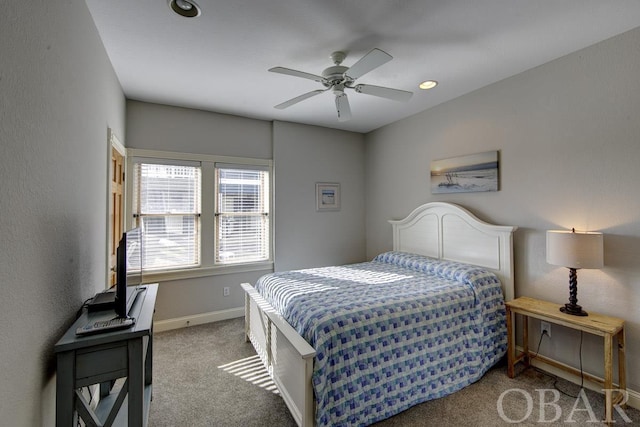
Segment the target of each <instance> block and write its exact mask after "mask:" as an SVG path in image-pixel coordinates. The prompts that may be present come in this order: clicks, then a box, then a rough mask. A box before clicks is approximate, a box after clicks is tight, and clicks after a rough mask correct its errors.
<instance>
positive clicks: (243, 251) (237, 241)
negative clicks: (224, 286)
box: [215, 164, 269, 264]
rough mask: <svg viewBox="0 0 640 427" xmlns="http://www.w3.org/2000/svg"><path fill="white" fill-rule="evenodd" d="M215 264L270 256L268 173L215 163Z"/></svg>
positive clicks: (264, 258) (248, 260) (249, 260)
mask: <svg viewBox="0 0 640 427" xmlns="http://www.w3.org/2000/svg"><path fill="white" fill-rule="evenodd" d="M215 187H216V207H217V209H216V213H215V221H216V244H215V261H216V263H221V264H227V263H240V262H253V261H265V260H268V259H269V172H268V171H267V170H260V169H258V168H256V167H255V166H244V165H221V164H216V186H215Z"/></svg>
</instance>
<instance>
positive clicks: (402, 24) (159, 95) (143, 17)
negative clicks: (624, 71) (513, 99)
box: [87, 0, 640, 133]
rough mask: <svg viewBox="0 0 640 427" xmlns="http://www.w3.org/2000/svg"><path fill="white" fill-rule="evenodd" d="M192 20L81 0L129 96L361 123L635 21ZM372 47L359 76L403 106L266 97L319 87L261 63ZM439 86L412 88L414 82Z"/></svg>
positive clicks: (618, 15)
mask: <svg viewBox="0 0 640 427" xmlns="http://www.w3.org/2000/svg"><path fill="white" fill-rule="evenodd" d="M195 1H196V3H197V4H198V5H199V6H200V8H201V10H202V15H201V16H199V17H197V18H184V17H181V16H178V15H176V14H175V13H174V12H173V11H172V10H171V9H170V8H169V5H168V0H87V4H88V6H89V9H90V11H91V14H92V16H93V18H94V20H95V23H96V27H97V28H98V31H99V33H100V36H101V38H102V40H103V42H104V45H105V48H106V50H107V53H108V55H109V57H110V59H111V62H112V64H113V67H114V69H115V72H116V74H117V76H118V78H119V79H120V83H121V84H122V88H123V90H124V93H125V95H126V96H127V98H130V99H137V100H142V101H149V102H155V103H161V104H168V105H176V106H182V107H189V108H197V109H202V110H208V111H215V112H220V113H229V114H236V115H241V116H246V117H252V118H258V119H264V120H282V121H290V122H297V123H305V124H312V125H318V126H325V127H331V128H336V129H345V130H351V131H356V132H363V133H364V132H369V131H371V130H374V129H376V128H379V127H381V126H384V125H386V124H389V123H392V122H394V121H396V120H399V119H402V118H404V117H407V116H410V115H413V114H416V113H418V112H420V111H423V110H425V109H427V108H430V107H433V106H435V105H438V104H440V103H442V102H445V101H447V100H450V99H453V98H456V97H458V96H460V95H463V94H465V93H468V92H471V91H473V90H475V89H478V88H480V87H483V86H486V85H488V84H491V83H493V82H496V81H499V80H502V79H504V78H506V77H509V76H512V75H515V74H518V73H520V72H522V71H525V70H527V69H530V68H533V67H536V66H538V65H540V64H543V63H546V62H549V61H551V60H553V59H555V58H558V57H560V56H563V55H566V54H568V53H571V52H574V51H576V50H579V49H581V48H584V47H586V46H589V45H592V44H595V43H597V42H599V41H601V40H604V39H607V38H609V37H612V36H614V35H617V34H620V33H622V32H625V31H627V30H630V29H633V28H636V27H638V26H640V1H638V0H475V1H473V0H263V1H256V0H195ZM372 48H379V49H382V50H384V51H386V52H388V53H389V54H391V55H392V56H393V57H394V59H393V60H392V61H390V62H388V63H386V64H384V65H382V66H381V67H379V68H377V69H375V70H373V71H371V72H370V73H368V74H366V75H364V76H362V77H361V78H360V79H358V81H357V83H366V84H372V85H379V86H387V87H392V88H397V89H403V90H408V91H413V92H414V95H413V97H412V98H411V100H410V101H409V102H408V103H399V102H396V101H390V100H387V99H383V98H378V97H374V96H370V95H365V94H358V93H355V92H353V91H349V92H347V93H348V96H349V100H350V103H351V111H352V113H353V118H352V119H351V120H350V121H347V122H339V121H338V120H337V117H336V111H335V104H334V100H333V95H332V94H331V93H330V92H327V93H323V94H321V95H318V96H315V97H313V98H310V99H307V100H305V101H302V102H300V103H298V104H296V105H293V106H291V107H289V108H287V109H285V110H277V109H275V108H273V107H274V105H277V104H279V103H281V102H284V101H286V100H288V99H290V98H293V97H295V96H298V95H301V94H303V93H306V92H309V91H312V90H315V89H322V88H323V87H322V85H321V84H320V83H317V82H314V81H311V80H307V79H302V78H297V77H292V76H287V75H282V74H276V73H270V72H267V70H268V69H269V68H271V67H274V66H282V67H287V68H293V69H296V70H300V71H305V72H308V73H312V74H320V73H321V72H322V70H323V69H324V68H326V67H328V66H330V65H332V63H331V60H330V59H329V55H330V54H331V52H333V51H336V50H342V51H344V52H346V53H347V58H346V59H345V61H344V62H343V65H346V66H351V65H353V64H354V63H355V62H356V61H357V60H358V59H359V58H361V57H362V56H363V55H365V54H366V53H367V52H368V51H369V50H371V49H372ZM426 79H434V80H437V81H439V83H440V84H439V85H438V86H437V87H436V88H435V89H432V90H430V91H421V90H418V88H417V85H418V83H420V82H421V81H423V80H426Z"/></svg>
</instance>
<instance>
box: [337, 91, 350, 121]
mask: <svg viewBox="0 0 640 427" xmlns="http://www.w3.org/2000/svg"><path fill="white" fill-rule="evenodd" d="M336 110H337V111H338V121H339V122H346V121H347V120H349V119H351V107H350V106H349V98H347V94H346V93H344V92H343V93H341V94H339V95H336Z"/></svg>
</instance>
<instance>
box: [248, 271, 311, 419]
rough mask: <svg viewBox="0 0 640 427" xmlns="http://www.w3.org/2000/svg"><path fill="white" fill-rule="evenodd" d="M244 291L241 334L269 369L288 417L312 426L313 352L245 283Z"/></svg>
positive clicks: (256, 292)
mask: <svg viewBox="0 0 640 427" xmlns="http://www.w3.org/2000/svg"><path fill="white" fill-rule="evenodd" d="M241 286H242V289H243V290H244V291H245V293H246V294H245V334H246V338H247V339H248V340H250V341H251V343H252V344H253V346H254V348H255V349H256V352H257V353H258V355H259V356H260V359H262V362H263V363H264V365H265V367H266V368H267V369H268V370H269V373H270V375H271V378H272V379H273V381H274V383H275V384H276V386H277V387H278V391H279V392H280V394H281V395H282V398H283V399H284V401H285V403H286V404H287V407H288V408H289V411H290V412H291V415H292V416H293V418H294V419H295V420H296V422H297V423H298V425H299V426H301V427H311V426H313V425H314V420H315V417H314V400H313V388H312V386H311V374H312V372H313V358H314V356H315V354H316V351H315V349H314V348H313V347H311V346H310V345H309V344H308V343H307V342H306V341H305V340H304V339H303V338H302V337H301V336H300V335H298V333H297V332H296V330H295V329H293V328H292V327H291V325H289V324H288V323H287V321H286V320H284V319H283V318H282V316H280V315H279V314H278V313H277V312H276V311H275V310H274V309H273V307H271V305H270V304H269V303H268V302H267V301H266V300H265V299H264V298H262V296H261V295H260V294H259V293H258V291H256V290H255V288H254V287H253V286H251V285H250V284H248V283H242V284H241Z"/></svg>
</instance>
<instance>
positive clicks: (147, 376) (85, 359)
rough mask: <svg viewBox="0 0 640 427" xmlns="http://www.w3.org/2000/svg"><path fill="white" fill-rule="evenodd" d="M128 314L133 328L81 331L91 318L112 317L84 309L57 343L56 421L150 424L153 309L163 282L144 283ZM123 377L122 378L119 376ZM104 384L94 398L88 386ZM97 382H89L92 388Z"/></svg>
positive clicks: (110, 313)
mask: <svg viewBox="0 0 640 427" xmlns="http://www.w3.org/2000/svg"><path fill="white" fill-rule="evenodd" d="M141 287H142V288H144V289H143V290H141V291H140V292H138V295H137V297H136V300H135V302H134V304H133V306H132V307H131V310H130V312H129V315H130V316H131V317H135V318H136V323H135V324H134V325H133V326H132V327H130V328H128V329H121V330H116V331H112V332H103V333H98V334H95V335H87V336H77V335H76V329H77V328H78V327H81V326H83V325H85V324H86V323H87V322H95V321H99V320H108V319H110V318H112V317H114V316H115V312H114V311H113V310H104V311H95V312H90V313H89V312H88V311H87V310H85V311H84V313H83V314H82V316H80V317H79V318H78V319H77V320H76V321H75V323H74V324H73V325H71V327H70V328H69V330H67V332H66V333H65V334H64V336H63V337H62V338H61V339H60V340H59V341H58V343H57V344H56V345H55V352H56V356H57V380H56V426H57V427H62V426H64V427H70V426H75V425H77V418H78V417H79V418H81V419H82V420H83V421H84V422H85V424H86V425H98V426H105V427H108V426H130V427H134V426H135V427H142V426H146V425H147V420H148V414H149V404H150V401H151V394H152V363H153V362H152V359H153V312H154V310H155V303H156V296H157V292H158V285H157V284H151V285H142V286H141ZM116 380H118V381H116ZM94 384H98V385H99V389H98V391H99V395H100V398H99V401H98V403H97V404H95V403H94V404H91V403H89V402H88V401H87V400H86V398H85V397H84V394H83V393H82V392H81V389H82V388H83V387H89V386H92V385H94ZM93 389H95V387H92V388H90V390H93Z"/></svg>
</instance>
